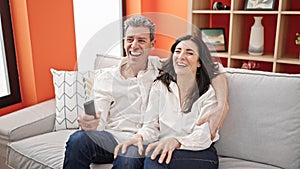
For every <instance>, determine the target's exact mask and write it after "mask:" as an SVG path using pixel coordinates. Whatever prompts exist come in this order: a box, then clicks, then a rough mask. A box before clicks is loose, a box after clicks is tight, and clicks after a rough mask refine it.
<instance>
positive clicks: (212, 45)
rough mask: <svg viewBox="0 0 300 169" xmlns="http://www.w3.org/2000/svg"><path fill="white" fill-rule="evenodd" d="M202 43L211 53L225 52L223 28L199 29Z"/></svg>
mask: <svg viewBox="0 0 300 169" xmlns="http://www.w3.org/2000/svg"><path fill="white" fill-rule="evenodd" d="M200 35H201V38H202V40H203V42H204V43H205V44H206V45H207V47H208V49H209V51H211V52H226V51H227V50H226V37H225V30H224V28H200Z"/></svg>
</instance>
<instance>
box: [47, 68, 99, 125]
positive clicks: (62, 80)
mask: <svg viewBox="0 0 300 169" xmlns="http://www.w3.org/2000/svg"><path fill="white" fill-rule="evenodd" d="M51 72H52V75H53V84H54V89H55V100H56V118H55V126H54V130H62V129H76V128H78V122H77V117H78V115H79V114H80V113H82V112H83V111H84V110H83V103H84V102H85V101H86V95H85V90H84V82H83V79H84V78H91V77H94V75H95V72H94V71H82V72H78V71H64V70H55V69H51Z"/></svg>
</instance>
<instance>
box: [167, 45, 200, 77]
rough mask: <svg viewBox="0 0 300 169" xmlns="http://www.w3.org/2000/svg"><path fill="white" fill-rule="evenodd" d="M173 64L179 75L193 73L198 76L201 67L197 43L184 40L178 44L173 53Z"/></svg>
mask: <svg viewBox="0 0 300 169" xmlns="http://www.w3.org/2000/svg"><path fill="white" fill-rule="evenodd" d="M173 66H174V69H175V72H176V74H177V75H180V74H186V73H193V74H194V75H195V76H196V72H197V68H198V67H200V66H201V65H200V62H199V53H198V47H197V45H196V44H195V43H194V42H193V41H191V40H184V41H181V42H180V43H178V44H177V46H176V48H175V50H174V53H173Z"/></svg>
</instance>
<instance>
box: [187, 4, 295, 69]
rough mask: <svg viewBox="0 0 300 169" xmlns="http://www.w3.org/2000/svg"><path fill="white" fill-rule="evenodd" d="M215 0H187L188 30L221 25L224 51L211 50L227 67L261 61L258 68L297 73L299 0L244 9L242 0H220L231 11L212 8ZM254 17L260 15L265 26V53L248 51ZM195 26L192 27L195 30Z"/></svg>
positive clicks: (236, 66)
mask: <svg viewBox="0 0 300 169" xmlns="http://www.w3.org/2000/svg"><path fill="white" fill-rule="evenodd" d="M214 2H216V0H189V3H190V5H189V7H190V8H189V16H190V17H189V18H190V19H189V22H190V23H192V24H193V25H194V27H193V29H190V30H189V31H191V32H193V31H195V30H196V31H198V29H199V28H204V27H206V28H224V30H225V40H226V49H227V51H226V52H218V53H212V56H214V57H218V58H220V60H221V61H222V64H223V65H224V66H227V67H234V68H239V67H241V65H242V64H243V63H244V62H247V61H256V62H258V63H260V65H261V67H260V68H259V70H262V71H270V72H281V73H300V59H299V53H300V45H298V46H297V45H296V44H295V40H296V33H300V30H299V21H300V3H299V0H276V3H275V6H274V9H273V10H266V11H260V10H244V8H245V0H220V2H222V3H223V5H227V6H230V8H231V9H230V10H212V4H213V3H214ZM254 16H262V17H263V19H262V24H263V26H264V55H262V56H251V55H249V54H248V52H247V51H248V46H249V38H250V32H251V27H252V25H253V23H254V19H253V17H254ZM194 29H195V30H194Z"/></svg>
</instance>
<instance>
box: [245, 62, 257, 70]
mask: <svg viewBox="0 0 300 169" xmlns="http://www.w3.org/2000/svg"><path fill="white" fill-rule="evenodd" d="M241 68H242V69H248V70H258V69H259V68H260V65H259V63H257V62H256V61H252V60H251V61H248V62H245V61H244V62H243V64H242V67H241Z"/></svg>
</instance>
